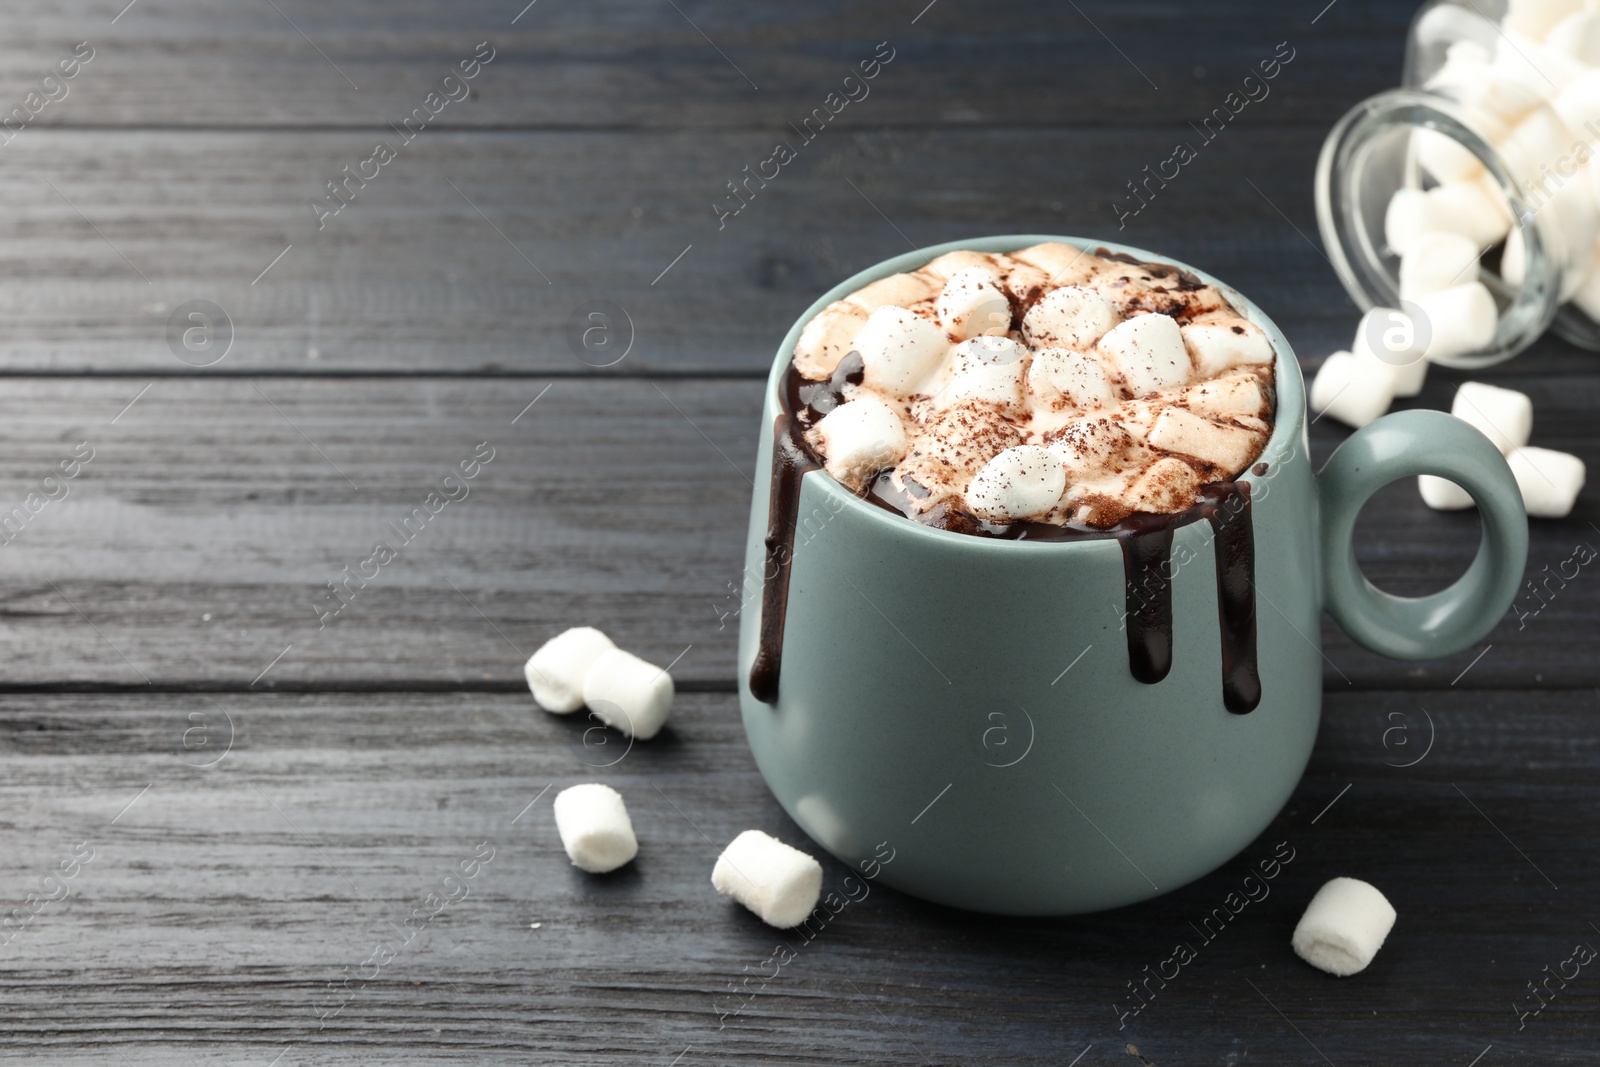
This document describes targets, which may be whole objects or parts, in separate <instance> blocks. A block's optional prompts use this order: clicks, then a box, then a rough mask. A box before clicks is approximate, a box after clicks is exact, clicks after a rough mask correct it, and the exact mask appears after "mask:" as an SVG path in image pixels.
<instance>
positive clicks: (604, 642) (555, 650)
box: [522, 626, 616, 715]
mask: <svg viewBox="0 0 1600 1067" xmlns="http://www.w3.org/2000/svg"><path fill="white" fill-rule="evenodd" d="M615 647H616V646H615V645H613V644H612V643H611V638H609V637H607V636H606V635H605V634H603V633H601V632H600V631H599V630H596V629H594V628H593V627H592V626H574V627H573V628H572V629H570V630H563V631H562V632H561V633H559V634H557V635H556V636H555V637H552V638H551V639H550V640H548V641H546V642H545V643H544V644H542V645H540V646H539V648H538V650H537V651H535V652H534V654H533V655H532V656H529V657H528V662H527V665H526V666H524V667H523V668H522V673H523V674H524V675H525V676H526V677H527V679H528V688H529V689H531V690H532V691H533V699H534V700H535V701H537V702H538V704H539V706H540V707H541V708H543V709H544V710H546V711H553V712H555V713H556V714H557V715H568V714H570V713H572V712H574V711H577V710H578V709H579V708H581V707H583V680H584V679H585V678H586V677H588V674H589V668H590V667H593V666H594V661H595V660H597V659H599V658H600V654H601V653H602V652H609V651H611V650H612V649H613V648H615Z"/></svg>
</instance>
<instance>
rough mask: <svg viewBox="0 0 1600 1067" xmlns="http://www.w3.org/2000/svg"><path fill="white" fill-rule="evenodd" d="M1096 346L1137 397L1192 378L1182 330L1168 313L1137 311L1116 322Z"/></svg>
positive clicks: (1180, 383)
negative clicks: (1127, 317)
mask: <svg viewBox="0 0 1600 1067" xmlns="http://www.w3.org/2000/svg"><path fill="white" fill-rule="evenodd" d="M1096 347H1097V348H1098V349H1099V350H1100V352H1101V353H1103V354H1104V355H1105V356H1106V358H1107V359H1109V360H1110V361H1111V363H1112V364H1113V365H1114V366H1115V367H1116V368H1117V370H1118V371H1119V372H1120V373H1121V375H1122V381H1123V384H1124V385H1125V386H1126V387H1127V388H1128V390H1129V392H1131V393H1132V394H1133V395H1134V396H1136V397H1140V396H1146V395H1148V394H1150V393H1153V392H1155V391H1156V390H1158V389H1165V388H1166V387H1167V386H1169V385H1183V384H1184V383H1186V382H1187V381H1188V380H1189V373H1190V368H1191V364H1190V362H1189V352H1188V349H1186V348H1184V345H1183V333H1182V331H1180V330H1179V329H1178V324H1177V323H1176V322H1175V321H1173V320H1172V319H1171V318H1170V317H1168V316H1166V315H1156V314H1143V315H1135V316H1134V317H1133V318H1131V319H1127V320H1126V321H1124V322H1120V323H1118V324H1117V325H1116V326H1113V327H1112V328H1111V330H1110V331H1109V332H1108V333H1107V334H1106V335H1105V336H1104V337H1102V338H1100V340H1099V342H1098V343H1097V344H1096Z"/></svg>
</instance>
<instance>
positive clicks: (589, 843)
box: [554, 782, 639, 874]
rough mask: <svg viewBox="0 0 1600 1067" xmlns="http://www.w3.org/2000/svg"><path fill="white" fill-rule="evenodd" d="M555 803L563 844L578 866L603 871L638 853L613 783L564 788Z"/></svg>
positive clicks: (592, 871)
mask: <svg viewBox="0 0 1600 1067" xmlns="http://www.w3.org/2000/svg"><path fill="white" fill-rule="evenodd" d="M554 807H555V814H556V830H557V831H558V832H559V833H560V834H561V847H562V848H564V849H566V850H567V858H568V859H570V860H571V861H572V862H573V864H574V865H575V866H578V867H581V868H582V869H583V870H586V871H588V872H590V873H591V874H604V873H606V872H607V871H614V870H616V869H617V868H618V867H621V866H622V865H623V864H624V863H627V862H628V861H629V860H631V859H633V857H635V856H637V855H638V854H639V841H638V839H637V838H635V837H634V836H633V822H632V820H630V819H629V818H628V808H627V805H625V804H624V803H623V802H622V794H621V793H619V792H617V791H616V790H615V789H612V788H611V787H610V786H608V785H601V784H600V783H598V782H591V783H589V784H587V785H575V786H572V787H571V788H569V789H563V790H562V791H561V792H559V793H557V794H556V799H555V805H554Z"/></svg>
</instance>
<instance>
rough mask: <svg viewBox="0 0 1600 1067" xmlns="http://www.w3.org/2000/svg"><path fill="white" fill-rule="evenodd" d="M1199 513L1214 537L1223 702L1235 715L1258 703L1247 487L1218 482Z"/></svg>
mask: <svg viewBox="0 0 1600 1067" xmlns="http://www.w3.org/2000/svg"><path fill="white" fill-rule="evenodd" d="M1200 500H1201V504H1200V508H1201V510H1202V512H1203V513H1204V514H1205V517H1206V519H1207V520H1208V521H1209V522H1210V523H1211V530H1212V532H1213V533H1214V534H1215V538H1214V540H1213V542H1212V551H1213V552H1214V553H1215V555H1216V558H1217V615H1218V618H1217V629H1218V631H1219V632H1220V633H1221V635H1222V702H1223V704H1224V705H1225V706H1226V707H1227V709H1228V710H1229V711H1231V712H1233V713H1234V714H1236V715H1245V714H1248V713H1249V712H1252V711H1254V710H1256V706H1257V705H1258V704H1260V703H1261V672H1260V669H1259V667H1258V664H1257V661H1256V586H1255V570H1256V541H1255V524H1254V522H1253V521H1252V520H1251V515H1250V483H1249V482H1221V483H1218V484H1216V485H1208V486H1206V487H1205V488H1203V489H1201V490H1200Z"/></svg>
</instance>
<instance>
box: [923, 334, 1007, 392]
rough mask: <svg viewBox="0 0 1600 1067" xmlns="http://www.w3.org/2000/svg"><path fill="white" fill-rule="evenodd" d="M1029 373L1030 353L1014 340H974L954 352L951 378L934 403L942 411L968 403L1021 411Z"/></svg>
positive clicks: (966, 342) (951, 356) (984, 338)
mask: <svg viewBox="0 0 1600 1067" xmlns="http://www.w3.org/2000/svg"><path fill="white" fill-rule="evenodd" d="M1027 372H1028V350H1027V349H1026V348H1023V347H1022V346H1021V345H1019V344H1017V342H1015V341H1013V340H1011V338H1009V337H974V338H972V339H971V340H969V341H962V342H961V343H960V344H959V345H956V347H955V348H954V349H953V350H952V351H951V353H950V366H949V370H948V377H947V378H946V379H945V383H944V387H943V388H941V389H940V390H939V392H938V395H937V396H936V397H935V398H934V403H935V404H936V405H937V406H938V407H939V408H940V409H944V408H950V407H954V406H955V405H956V404H959V403H961V402H962V401H966V400H976V401H978V402H979V403H982V404H993V405H995V406H996V407H1000V408H1021V407H1022V383H1023V378H1024V376H1025V375H1026V374H1027Z"/></svg>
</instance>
